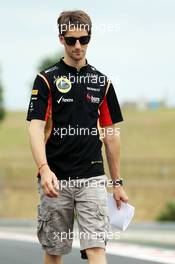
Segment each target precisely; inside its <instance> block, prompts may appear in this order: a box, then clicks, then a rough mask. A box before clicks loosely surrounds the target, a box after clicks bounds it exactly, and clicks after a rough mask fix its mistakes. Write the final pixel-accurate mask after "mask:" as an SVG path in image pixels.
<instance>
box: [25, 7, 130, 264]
mask: <svg viewBox="0 0 175 264" xmlns="http://www.w3.org/2000/svg"><path fill="white" fill-rule="evenodd" d="M57 24H58V29H59V40H60V42H61V44H62V45H64V51H65V53H64V58H62V59H61V60H60V61H59V62H57V63H56V64H55V65H53V66H51V67H49V68H47V69H45V70H44V71H42V72H40V73H38V74H37V76H36V79H35V81H34V85H33V89H32V95H31V99H30V104H29V109H28V114H27V120H28V121H30V124H29V137H30V142H31V150H32V153H33V157H34V160H35V162H36V164H37V166H38V188H39V193H40V200H41V202H40V205H39V206H38V226H37V235H38V239H39V241H40V243H41V245H42V248H43V249H44V252H45V260H44V261H45V264H60V263H62V256H63V255H64V254H68V253H69V252H70V251H71V247H72V241H73V237H72V236H70V234H72V231H73V224H74V211H75V213H76V215H77V223H78V228H79V235H81V236H80V249H81V257H82V258H88V263H89V264H105V263H106V256H105V246H106V242H107V237H108V231H109V221H108V213H107V191H106V188H105V186H106V184H107V183H108V180H107V177H106V175H105V172H104V166H103V158H102V152H101V147H102V143H104V145H105V152H106V157H107V161H108V165H109V170H110V175H111V178H112V185H113V195H114V198H115V200H116V205H117V207H118V208H120V206H121V201H123V202H127V201H128V197H127V195H126V193H125V192H124V189H123V186H122V179H121V177H120V163H119V162H120V137H119V133H118V128H117V127H116V123H118V122H120V121H122V120H123V117H122V113H121V110H120V106H119V103H118V100H117V96H116V93H115V90H114V87H113V85H112V83H111V82H110V81H109V80H108V79H107V77H106V76H105V75H104V74H102V73H100V72H99V71H98V70H97V69H96V68H94V67H93V66H91V65H90V64H89V63H88V61H87V60H86V50H87V47H88V43H89V42H90V39H91V28H92V23H91V19H90V17H89V16H88V15H87V14H86V13H85V12H83V11H79V10H77V11H67V12H62V13H61V14H60V16H59V18H58V20H57ZM99 127H101V130H102V131H103V133H102V134H100V132H99ZM102 182H103V183H104V184H103V186H102V184H101V183H102ZM102 187H103V188H102Z"/></svg>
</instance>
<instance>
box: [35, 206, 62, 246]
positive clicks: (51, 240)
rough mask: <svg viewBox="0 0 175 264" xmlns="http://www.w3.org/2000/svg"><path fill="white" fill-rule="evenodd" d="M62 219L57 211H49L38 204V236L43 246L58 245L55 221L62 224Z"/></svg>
mask: <svg viewBox="0 0 175 264" xmlns="http://www.w3.org/2000/svg"><path fill="white" fill-rule="evenodd" d="M60 220H61V216H60V215H59V214H58V213H57V212H56V211H48V210H45V208H43V207H41V206H40V205H39V206H38V225H37V236H38V240H39V242H40V243H41V245H42V246H46V247H54V246H56V244H57V242H58V240H57V239H56V231H55V223H57V225H60V226H61V224H59V222H60ZM57 238H58V235H57Z"/></svg>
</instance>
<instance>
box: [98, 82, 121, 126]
mask: <svg viewBox="0 0 175 264" xmlns="http://www.w3.org/2000/svg"><path fill="white" fill-rule="evenodd" d="M107 89H108V90H107V92H106V95H105V96H104V99H103V102H102V104H101V105H100V107H99V111H100V112H99V123H100V126H101V127H105V126H109V125H112V124H115V123H118V122H121V121H123V116H122V113H121V109H120V105H119V102H118V99H117V95H116V92H115V89H114V86H113V85H112V83H110V85H109V88H107Z"/></svg>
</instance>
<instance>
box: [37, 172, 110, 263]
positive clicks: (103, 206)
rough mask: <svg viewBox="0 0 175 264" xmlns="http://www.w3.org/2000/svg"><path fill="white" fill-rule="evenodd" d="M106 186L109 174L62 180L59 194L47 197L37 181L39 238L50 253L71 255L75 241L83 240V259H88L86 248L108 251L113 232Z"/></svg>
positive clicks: (81, 245)
mask: <svg viewBox="0 0 175 264" xmlns="http://www.w3.org/2000/svg"><path fill="white" fill-rule="evenodd" d="M106 183H107V177H106V175H102V176H96V177H91V178H87V179H76V180H62V181H59V185H60V188H59V194H60V195H59V196H58V197H57V198H50V197H48V196H46V195H45V194H44V192H43V190H42V188H41V185H40V180H39V181H38V191H39V194H40V205H38V225H37V236H38V239H39V242H40V243H41V245H42V248H43V249H44V250H45V251H46V252H47V253H48V254H50V255H64V254H68V253H69V252H70V251H71V249H72V242H73V239H76V238H77V239H78V240H79V241H80V252H81V257H82V258H87V255H86V252H85V249H87V248H93V247H101V248H104V249H105V246H106V243H107V240H108V232H109V229H110V225H109V217H108V211H107V190H106ZM74 219H77V224H78V230H77V232H75V230H74V232H73V226H74Z"/></svg>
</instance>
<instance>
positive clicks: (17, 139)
mask: <svg viewBox="0 0 175 264" xmlns="http://www.w3.org/2000/svg"><path fill="white" fill-rule="evenodd" d="M123 115H124V120H125V121H124V122H122V123H121V124H119V127H120V128H121V130H120V132H121V172H122V173H121V174H122V177H123V178H124V179H125V183H126V184H125V189H126V191H127V193H128V194H129V198H130V203H131V204H133V205H135V207H136V217H135V219H136V220H141V219H144V220H151V219H154V218H155V217H156V216H157V215H158V214H159V213H160V211H161V210H162V208H163V206H164V205H165V203H166V201H167V200H170V199H171V197H172V198H173V197H174V196H175V188H174V187H175V145H174V135H175V123H174V120H175V110H174V109H160V110H156V111H151V110H146V111H135V110H125V111H123ZM27 126H28V122H26V121H25V113H22V112H19V113H18V112H9V113H7V116H6V119H5V121H4V122H3V123H1V124H0V190H1V197H2V198H3V199H0V212H1V213H0V216H4V217H24V218H25V217H34V216H35V205H36V203H37V202H38V196H37V188H36V166H35V164H34V162H33V159H32V155H31V152H30V147H29V140H28V134H27ZM105 167H106V172H107V174H109V173H108V169H107V164H106V160H105ZM21 201H22V202H23V206H22V207H21V206H20V202H21ZM155 203H156V204H157V205H156V206H154V205H155ZM14 208H15V210H14Z"/></svg>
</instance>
